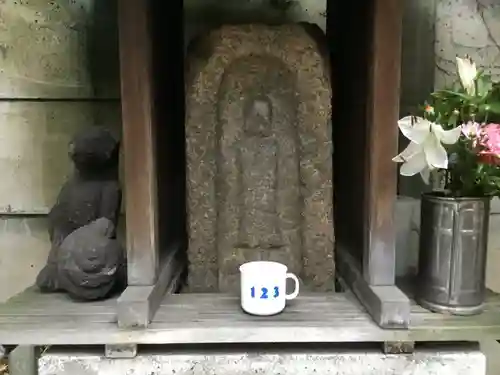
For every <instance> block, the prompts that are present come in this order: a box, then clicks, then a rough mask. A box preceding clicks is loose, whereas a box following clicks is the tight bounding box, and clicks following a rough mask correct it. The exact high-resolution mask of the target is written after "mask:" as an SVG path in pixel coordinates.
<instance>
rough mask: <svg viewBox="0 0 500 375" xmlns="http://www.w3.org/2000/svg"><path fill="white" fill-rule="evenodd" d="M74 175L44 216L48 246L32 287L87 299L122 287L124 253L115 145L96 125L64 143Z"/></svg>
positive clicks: (99, 296)
mask: <svg viewBox="0 0 500 375" xmlns="http://www.w3.org/2000/svg"><path fill="white" fill-rule="evenodd" d="M69 156H70V158H71V160H72V161H73V163H74V167H75V169H74V175H73V176H72V177H71V178H69V180H68V181H67V182H66V183H65V184H64V186H63V187H62V189H61V191H60V193H59V195H58V198H57V202H56V204H55V205H54V207H53V208H52V210H51V211H50V213H49V235H50V241H51V244H52V247H51V250H50V253H49V256H48V259H47V264H46V266H45V267H44V268H43V269H42V270H41V271H40V273H39V274H38V277H37V280H36V285H37V286H38V287H39V289H40V290H41V291H42V292H57V291H66V292H68V293H69V294H70V295H71V296H73V297H76V298H79V299H85V300H91V299H98V298H104V297H106V296H107V295H108V294H109V293H110V292H111V291H113V290H114V289H115V287H118V286H119V285H123V284H124V278H125V274H126V273H125V272H124V268H125V254H124V250H123V248H122V246H121V245H120V244H119V243H118V242H117V240H116V226H117V223H118V216H119V212H120V206H121V199H122V191H121V188H120V185H119V181H118V157H119V142H118V141H117V140H115V139H114V137H113V136H112V135H111V133H110V132H109V131H107V130H105V129H103V128H100V127H93V128H90V129H86V130H84V131H83V132H81V133H79V134H77V135H76V136H75V138H74V139H73V141H72V142H71V143H70V145H69Z"/></svg>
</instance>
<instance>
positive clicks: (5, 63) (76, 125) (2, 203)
mask: <svg viewBox="0 0 500 375" xmlns="http://www.w3.org/2000/svg"><path fill="white" fill-rule="evenodd" d="M101 3H103V2H102V1H100V2H97V1H95V2H94V1H93V0H76V1H69V0H64V1H63V0H61V1H44V0H37V1H30V2H20V1H14V0H5V1H2V2H0V14H1V17H0V174H1V176H2V177H1V183H0V285H2V288H0V300H3V299H5V298H7V297H9V296H10V295H12V294H14V293H16V292H19V291H21V290H23V289H24V288H25V287H26V286H28V285H30V284H32V283H33V281H34V278H35V276H36V274H37V273H38V270H39V269H40V267H41V266H42V265H43V264H44V263H45V260H46V256H47V252H48V249H49V246H50V245H49V241H48V235H47V228H46V227H47V222H46V214H47V213H48V211H49V210H50V208H51V206H52V205H53V203H54V202H55V199H56V196H57V194H58V191H59V189H60V187H61V185H62V183H63V182H64V181H65V179H66V178H67V176H68V175H69V174H70V173H71V164H70V162H69V159H68V156H67V146H68V142H69V140H70V139H71V137H72V136H73V134H74V133H75V132H76V131H77V130H79V129H82V128H84V127H86V126H90V125H94V124H95V125H103V126H108V127H110V128H111V129H112V130H113V131H114V132H115V133H116V135H117V136H119V132H120V128H121V127H120V103H119V85H118V80H117V79H116V78H117V77H118V76H119V74H118V60H117V55H116V52H117V47H118V46H117V44H116V42H117V39H116V23H114V22H113V20H114V19H115V18H116V17H115V12H114V10H113V8H112V6H110V5H108V6H107V7H106V8H103V7H102V4H101ZM106 3H107V4H112V3H113V2H112V1H107V2H106ZM114 26H115V27H114Z"/></svg>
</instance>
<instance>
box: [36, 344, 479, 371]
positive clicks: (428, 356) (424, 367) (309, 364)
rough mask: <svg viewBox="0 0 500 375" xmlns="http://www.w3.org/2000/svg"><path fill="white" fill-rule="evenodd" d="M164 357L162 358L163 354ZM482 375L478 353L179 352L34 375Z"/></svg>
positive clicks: (52, 361) (83, 357)
mask: <svg viewBox="0 0 500 375" xmlns="http://www.w3.org/2000/svg"><path fill="white" fill-rule="evenodd" d="M167 352H168V353H169V354H166V353H167ZM132 374H148V375H171V374H177V375H205V374H217V375H250V374H252V375H257V374H270V375H278V374H286V375H313V374H314V375H330V374H331V375H484V374H486V358H485V356H484V355H483V354H482V353H481V352H480V351H443V350H440V351H417V352H415V353H414V354H411V355H384V354H381V353H380V352H360V351H357V352H346V353H342V352H332V351H317V350H316V351H311V352H297V351H295V352H292V351H282V352H270V351H269V350H266V351H265V353H264V352H227V353H221V352H219V353H217V352H205V351H204V353H200V352H198V353H196V352H187V351H183V352H178V351H171V350H169V349H166V350H164V351H163V352H162V353H160V352H159V351H157V352H150V353H139V355H138V356H137V357H135V358H130V359H110V358H105V357H104V356H102V355H99V354H90V353H75V352H67V353H63V352H59V353H58V352H48V353H46V354H45V355H43V356H42V358H41V359H40V360H39V375H132Z"/></svg>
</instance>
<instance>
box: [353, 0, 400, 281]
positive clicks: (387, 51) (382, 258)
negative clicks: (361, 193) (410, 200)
mask: <svg viewBox="0 0 500 375" xmlns="http://www.w3.org/2000/svg"><path fill="white" fill-rule="evenodd" d="M373 5H374V8H373V29H372V34H371V35H373V37H372V45H371V51H372V56H371V59H370V60H371V64H370V66H371V70H370V76H369V77H370V85H369V86H370V87H369V90H370V99H369V100H368V119H367V120H368V125H367V131H368V136H367V139H368V142H367V148H368V150H367V151H368V153H367V156H368V158H367V160H366V162H367V164H366V166H367V169H366V181H365V186H366V190H365V202H366V213H367V218H366V219H367V223H366V224H367V230H368V233H367V236H368V237H367V242H366V243H365V248H364V254H363V276H364V278H365V280H366V281H367V282H368V284H370V285H377V286H386V285H394V282H395V269H396V267H395V265H396V248H395V237H396V233H395V225H394V205H395V203H396V194H397V168H396V165H395V163H394V162H392V160H391V159H392V157H393V156H394V155H396V154H397V150H398V128H397V126H396V123H397V121H398V118H399V100H400V99H399V94H400V93H399V88H400V70H401V38H402V20H403V1H401V0H373Z"/></svg>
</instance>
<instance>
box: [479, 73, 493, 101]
mask: <svg viewBox="0 0 500 375" xmlns="http://www.w3.org/2000/svg"><path fill="white" fill-rule="evenodd" d="M492 88H493V83H492V82H491V78H490V76H488V75H483V76H480V77H479V78H478V79H477V94H478V95H479V96H481V97H483V98H484V97H486V96H487V95H488V94H489V93H490V91H491V89H492Z"/></svg>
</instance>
